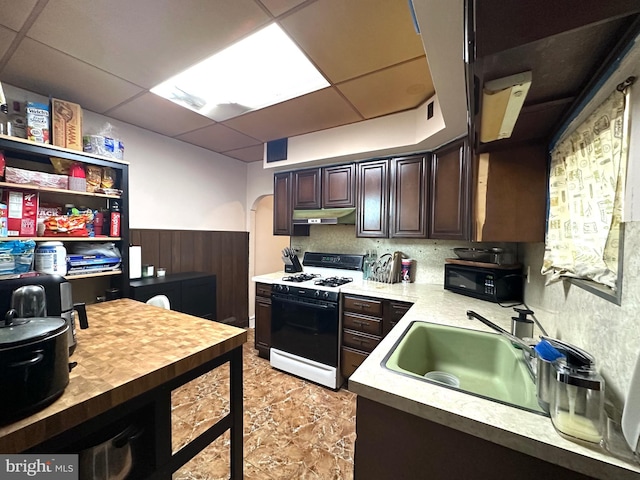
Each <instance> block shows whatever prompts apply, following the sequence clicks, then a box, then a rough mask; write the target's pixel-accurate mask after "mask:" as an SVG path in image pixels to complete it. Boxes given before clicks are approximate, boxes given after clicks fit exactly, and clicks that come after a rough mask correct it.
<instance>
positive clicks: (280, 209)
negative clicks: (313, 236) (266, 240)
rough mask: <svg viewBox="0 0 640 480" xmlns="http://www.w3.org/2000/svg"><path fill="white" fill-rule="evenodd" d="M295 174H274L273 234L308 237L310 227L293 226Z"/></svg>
mask: <svg viewBox="0 0 640 480" xmlns="http://www.w3.org/2000/svg"><path fill="white" fill-rule="evenodd" d="M292 184H293V172H280V173H274V174H273V234H274V235H289V236H291V235H297V236H305V235H306V236H308V235H309V226H308V225H293V222H292V219H293V188H292Z"/></svg>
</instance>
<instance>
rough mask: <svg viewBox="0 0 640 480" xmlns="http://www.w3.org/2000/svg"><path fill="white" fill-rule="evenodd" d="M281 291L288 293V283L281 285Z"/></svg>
mask: <svg viewBox="0 0 640 480" xmlns="http://www.w3.org/2000/svg"><path fill="white" fill-rule="evenodd" d="M282 291H283V292H285V293H289V285H283V286H282Z"/></svg>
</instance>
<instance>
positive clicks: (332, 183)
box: [322, 164, 356, 208]
mask: <svg viewBox="0 0 640 480" xmlns="http://www.w3.org/2000/svg"><path fill="white" fill-rule="evenodd" d="M355 186H356V176H355V165H354V164H349V165H337V166H335V167H324V168H323V169H322V207H323V208H349V207H351V208H354V207H355V206H356V197H355Z"/></svg>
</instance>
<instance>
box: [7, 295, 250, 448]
mask: <svg viewBox="0 0 640 480" xmlns="http://www.w3.org/2000/svg"><path fill="white" fill-rule="evenodd" d="M87 317H88V320H89V328H88V329H85V330H81V329H79V328H78V329H77V330H76V332H77V347H76V350H75V352H74V354H73V355H72V356H71V357H70V359H69V360H70V362H77V365H76V366H75V367H74V368H73V370H72V371H71V373H70V379H69V385H68V386H67V388H66V389H65V391H64V393H63V394H62V396H61V397H60V398H59V399H58V400H56V401H55V402H54V403H53V404H51V405H49V406H48V407H47V408H45V409H43V410H41V411H39V412H37V413H35V414H34V415H32V416H30V417H27V418H25V419H22V420H19V421H17V422H15V423H13V424H9V425H5V426H2V427H0V453H17V452H25V451H33V449H32V447H34V446H37V445H41V444H44V445H47V441H49V440H50V439H55V437H57V436H60V434H64V432H67V431H70V430H71V429H73V428H74V427H77V426H82V425H83V424H85V423H87V422H89V421H91V420H93V419H95V418H98V417H100V416H103V417H104V416H105V415H107V414H110V413H112V412H116V411H118V409H123V408H124V410H123V412H126V411H127V409H126V408H125V407H126V406H127V405H128V404H132V405H133V407H132V408H140V409H141V410H142V409H144V410H148V407H147V405H151V404H153V405H156V404H158V402H160V403H163V402H164V403H163V405H166V402H167V399H169V405H168V407H169V409H170V390H171V389H172V388H175V387H177V386H179V385H181V384H184V383H186V382H187V381H190V380H191V379H192V378H195V377H196V376H199V375H201V374H202V373H205V372H206V371H208V370H210V369H212V368H215V367H216V366H218V365H219V364H221V363H222V362H224V361H230V364H231V369H232V372H231V383H232V389H233V387H235V388H234V389H233V392H232V397H234V398H232V410H234V412H232V413H233V415H235V417H234V419H229V422H230V423H229V425H231V424H232V423H233V421H237V420H238V418H237V417H238V410H239V412H240V413H239V420H240V426H241V421H242V418H241V416H242V344H243V343H245V342H246V340H247V333H246V331H245V330H243V329H240V328H236V327H232V326H229V325H224V324H221V323H217V322H213V321H210V320H205V319H201V318H197V317H192V316H190V315H186V314H183V313H178V312H174V311H171V310H164V309H161V308H158V307H153V306H149V305H146V304H144V303H141V302H137V301H135V300H130V299H120V300H113V301H110V302H104V303H97V304H94V305H88V306H87ZM234 381H235V383H236V384H235V385H234ZM238 383H239V384H238ZM165 393H166V394H165ZM140 398H142V399H143V401H139V400H138V399H140ZM160 398H161V400H158V399H160ZM233 399H236V400H237V399H239V400H240V402H239V403H240V405H235V406H234V405H233ZM136 401H138V403H139V404H140V405H142V407H140V406H138V407H136V405H134V404H135V402H136ZM145 402H147V403H145ZM154 408H155V407H154ZM165 413H168V416H167V415H164V414H163V415H162V418H163V422H164V423H165V424H166V423H167V422H169V423H170V411H169V412H165ZM165 417H167V418H165ZM156 422H157V419H155V420H154V423H156ZM102 423H105V421H102ZM165 426H166V425H165ZM154 428H155V426H154ZM162 433H166V432H162ZM168 433H169V436H170V425H169V432H168ZM241 435H242V428H240V432H239V436H240V439H241ZM232 436H236V435H234V432H233V431H232ZM240 446H241V444H240ZM162 448H165V447H162ZM169 448H170V442H169ZM165 450H166V449H165ZM168 453H169V456H170V453H171V452H170V450H169V452H168ZM166 454H167V451H165V452H163V455H166Z"/></svg>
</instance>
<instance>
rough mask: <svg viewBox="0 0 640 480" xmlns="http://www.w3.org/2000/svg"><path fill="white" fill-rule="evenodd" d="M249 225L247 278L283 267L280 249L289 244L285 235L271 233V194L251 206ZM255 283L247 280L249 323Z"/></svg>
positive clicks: (253, 305) (251, 323)
mask: <svg viewBox="0 0 640 480" xmlns="http://www.w3.org/2000/svg"><path fill="white" fill-rule="evenodd" d="M250 215H251V225H250V227H249V278H252V277H253V276H255V275H264V274H266V273H272V272H277V271H280V270H283V269H284V266H283V264H282V260H281V259H280V257H281V256H282V254H281V251H282V249H283V248H284V247H288V246H289V244H290V238H289V237H287V236H281V235H273V195H263V196H261V197H259V198H258V199H257V200H256V201H255V202H253V206H252V207H251V213H250ZM255 293H256V292H255V284H254V282H251V281H250V282H249V319H250V320H249V325H250V326H253V320H254V318H255Z"/></svg>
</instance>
